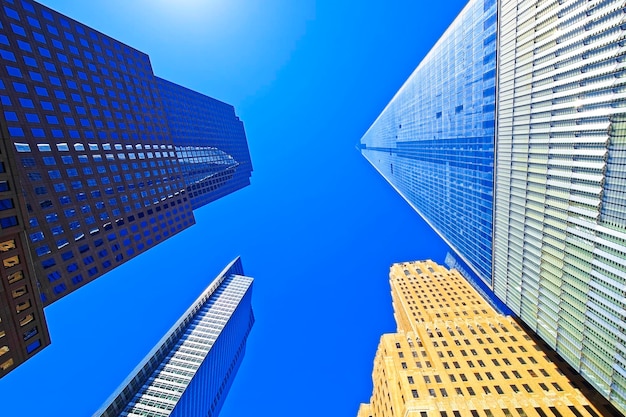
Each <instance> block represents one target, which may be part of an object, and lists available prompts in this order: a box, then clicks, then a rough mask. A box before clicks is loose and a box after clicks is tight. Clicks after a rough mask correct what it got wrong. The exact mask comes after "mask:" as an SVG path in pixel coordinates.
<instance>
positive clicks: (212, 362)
mask: <svg viewBox="0 0 626 417" xmlns="http://www.w3.org/2000/svg"><path fill="white" fill-rule="evenodd" d="M251 298H252V278H249V277H246V276H243V267H242V265H241V259H240V258H237V259H235V260H234V261H232V262H231V263H230V264H229V265H228V266H226V268H225V269H224V270H223V271H222V272H221V273H220V274H219V275H218V276H217V278H215V279H214V280H213V282H211V284H210V285H209V286H208V287H207V289H206V290H205V291H204V292H203V293H202V294H201V295H200V297H198V299H197V300H196V301H195V302H194V303H193V304H192V305H191V306H190V307H189V309H188V310H187V311H186V312H185V313H184V314H183V315H182V316H181V318H180V319H178V321H177V322H176V323H175V324H174V326H172V328H171V329H170V330H169V331H168V332H167V333H166V334H165V336H163V338H162V339H161V340H160V341H159V343H157V344H156V346H155V347H154V348H153V349H152V350H151V351H150V353H148V355H147V356H146V357H145V358H144V359H143V360H142V361H141V362H140V363H139V365H137V367H136V368H135V370H134V371H133V372H132V373H131V374H130V375H129V376H128V378H126V380H125V381H124V382H123V383H122V385H121V386H120V387H119V388H118V389H117V391H116V392H115V393H114V394H113V395H111V397H110V398H109V399H108V400H107V401H106V403H105V404H104V405H103V406H102V407H101V408H100V410H98V411H97V412H96V413H95V414H94V417H96V416H97V417H114V416H153V417H161V416H171V417H175V416H181V417H182V416H184V417H195V416H198V417H207V416H208V417H211V416H216V415H218V413H219V411H220V409H221V407H222V404H223V403H224V399H225V397H226V394H227V392H228V390H229V388H230V386H231V384H232V382H233V379H234V377H235V374H236V373H237V369H239V365H240V364H241V361H242V359H243V355H244V353H245V349H246V340H247V338H248V334H249V333H250V329H251V328H252V325H253V324H254V314H253V313H252V304H251Z"/></svg>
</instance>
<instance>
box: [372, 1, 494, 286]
mask: <svg viewBox="0 0 626 417" xmlns="http://www.w3.org/2000/svg"><path fill="white" fill-rule="evenodd" d="M496 11H497V7H496V1H495V0H472V1H470V3H469V4H468V5H467V6H466V7H465V9H464V10H463V11H462V12H461V14H460V15H459V16H458V17H457V19H456V20H455V21H454V23H452V25H451V26H450V27H449V28H448V30H447V31H446V33H445V34H444V35H443V36H442V37H441V39H440V40H439V41H438V42H437V44H436V45H435V46H434V47H433V49H432V50H431V51H430V52H429V53H428V55H427V56H426V57H425V58H424V60H423V61H422V62H421V63H420V64H419V66H418V67H417V69H416V70H415V71H414V72H413V74H412V75H411V76H410V77H409V79H408V80H407V81H406V82H405V84H404V85H403V86H402V88H401V89H400V90H399V91H398V93H397V94H396V95H395V96H394V98H393V99H392V100H391V102H390V103H389V104H388V105H387V107H385V109H384V110H383V112H382V113H381V114H380V116H379V117H378V118H377V119H376V121H375V122H374V123H373V124H372V126H371V127H370V128H369V129H368V131H367V132H366V133H365V135H364V136H363V137H362V139H361V145H360V148H361V152H362V154H363V156H365V158H367V160H368V161H369V162H370V163H371V164H372V165H373V166H374V167H375V168H376V169H377V170H378V171H379V172H380V173H381V174H382V175H383V176H384V177H385V179H386V180H387V181H389V183H390V184H391V185H392V186H393V187H394V188H395V189H396V190H397V191H398V192H399V193H400V194H401V195H402V196H403V197H404V198H405V199H406V200H407V201H408V202H409V204H411V206H412V207H413V208H414V209H415V210H416V211H417V212H418V213H419V214H420V215H421V216H422V217H423V218H424V219H425V220H426V221H427V222H428V223H429V224H430V225H431V226H432V227H433V228H434V229H435V230H436V231H437V233H439V235H441V236H442V237H443V238H444V239H445V240H446V242H447V243H448V244H449V245H450V246H451V247H452V248H453V249H454V251H455V252H456V253H457V254H458V255H459V256H460V257H462V258H463V259H464V260H465V261H466V262H467V263H468V264H469V265H470V266H471V267H472V269H474V271H475V272H476V273H477V274H478V275H479V276H480V278H481V279H482V280H483V281H485V282H486V283H488V284H491V251H492V239H491V235H492V217H493V211H492V207H493V163H494V119H495V72H496V32H497V24H496Z"/></svg>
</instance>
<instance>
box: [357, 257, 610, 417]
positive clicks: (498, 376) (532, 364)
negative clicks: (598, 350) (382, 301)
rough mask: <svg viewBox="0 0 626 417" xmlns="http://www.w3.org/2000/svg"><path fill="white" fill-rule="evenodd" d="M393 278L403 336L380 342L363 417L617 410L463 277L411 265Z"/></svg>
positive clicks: (396, 269)
mask: <svg viewBox="0 0 626 417" xmlns="http://www.w3.org/2000/svg"><path fill="white" fill-rule="evenodd" d="M389 277H390V285H391V295H392V299H393V308H394V316H395V319H396V323H397V326H398V331H397V333H391V334H385V335H383V336H382V337H381V340H380V344H379V345H378V350H377V352H376V358H375V359H374V370H373V373H372V379H373V382H374V389H373V391H372V397H371V400H370V403H368V404H361V407H360V408H359V412H358V417H383V416H384V417H393V416H407V415H410V416H420V417H427V416H431V417H434V416H437V417H448V416H449V417H453V416H454V417H456V416H520V417H524V416H531V415H533V416H534V415H540V416H547V415H555V416H559V415H563V416H571V415H575V416H597V415H613V413H614V412H615V410H614V409H613V407H611V406H610V405H609V404H608V402H607V400H606V399H604V398H603V397H602V396H600V395H599V394H598V393H597V392H594V391H592V390H588V389H585V388H584V387H583V385H582V384H581V381H582V379H581V378H580V376H576V375H575V374H572V373H571V372H570V371H568V370H566V369H565V366H563V365H564V363H563V362H561V366H559V365H558V364H557V363H556V362H553V361H552V359H554V358H555V357H556V355H554V354H553V352H552V353H550V352H547V351H545V350H544V349H543V348H542V347H541V346H540V345H538V344H537V343H536V341H535V340H533V339H532V338H531V337H530V336H529V335H528V334H527V333H526V332H524V331H523V330H522V329H521V327H519V325H518V324H517V323H516V322H515V320H514V319H512V318H511V317H510V316H508V317H507V316H503V315H501V314H499V313H497V312H496V311H495V310H494V309H493V308H492V307H490V306H489V304H488V303H487V302H486V301H485V300H484V299H483V298H482V297H481V296H480V295H479V294H478V293H477V292H476V291H475V290H474V289H473V288H472V287H471V286H470V285H469V284H468V283H467V282H466V280H465V279H464V278H463V276H461V274H459V273H458V272H457V271H456V270H452V271H448V270H447V269H445V268H444V267H441V266H439V265H437V264H435V263H434V262H432V261H424V262H406V263H399V264H394V265H392V267H391V271H390V274H389ZM551 358H552V359H551ZM586 396H587V397H588V398H590V399H593V400H595V401H598V403H597V404H593V403H591V402H590V400H589V399H588V398H587V397H586ZM595 401H594V402H595Z"/></svg>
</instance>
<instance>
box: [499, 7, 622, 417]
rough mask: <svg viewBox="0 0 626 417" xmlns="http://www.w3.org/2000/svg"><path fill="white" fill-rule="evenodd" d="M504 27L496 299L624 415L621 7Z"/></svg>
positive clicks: (505, 17)
mask: <svg viewBox="0 0 626 417" xmlns="http://www.w3.org/2000/svg"><path fill="white" fill-rule="evenodd" d="M500 20H501V23H500V25H501V32H502V37H501V40H500V62H501V64H500V67H499V72H498V74H499V86H500V87H499V89H498V93H499V100H498V107H499V113H498V136H497V138H498V147H497V153H496V188H495V229H494V231H495V234H494V243H495V248H494V271H495V272H494V281H493V283H494V292H495V294H496V295H497V296H498V297H500V299H502V301H504V302H505V303H506V304H507V305H509V307H510V308H511V309H512V310H513V311H514V312H515V314H517V315H519V317H520V318H521V319H522V320H524V321H525V322H526V323H528V325H529V326H530V327H531V328H532V329H533V330H534V331H535V332H537V333H538V334H539V335H540V336H541V337H542V338H543V339H544V340H546V341H547V342H548V343H549V344H550V346H552V347H553V348H555V349H556V350H557V352H559V354H560V355H561V356H563V357H564V358H566V359H567V360H568V362H569V363H570V364H571V365H572V366H573V367H574V368H575V369H576V370H577V371H579V372H580V373H581V374H582V375H584V376H585V377H586V378H587V379H588V380H589V382H591V384H592V385H594V386H595V387H596V388H597V389H598V390H600V391H601V392H603V393H604V394H605V395H606V396H607V397H608V398H610V399H611V400H612V401H613V402H614V403H615V404H617V405H619V407H620V409H621V410H622V412H625V413H626V333H625V329H626V323H625V321H624V320H625V316H626V314H625V312H626V297H625V290H626V64H625V59H626V55H625V53H626V49H625V48H624V44H625V42H626V14H625V13H624V2H623V1H591V2H584V3H583V2H573V3H563V4H559V2H558V1H545V2H541V3H539V4H537V5H534V4H531V3H530V2H519V1H502V5H501V19H500ZM513 62H515V63H516V64H515V65H512V63H513Z"/></svg>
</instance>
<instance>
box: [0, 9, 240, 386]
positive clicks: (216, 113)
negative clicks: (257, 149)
mask: <svg viewBox="0 0 626 417" xmlns="http://www.w3.org/2000/svg"><path fill="white" fill-rule="evenodd" d="M0 7H1V8H2V10H1V13H0V135H1V136H2V139H3V141H4V148H5V150H4V151H3V152H2V154H0V163H2V164H3V166H4V167H5V168H3V169H0V171H2V172H0V177H1V178H0V225H1V227H0V229H1V234H0V243H3V240H4V238H7V239H8V237H9V235H10V236H11V240H10V241H12V242H14V246H15V247H16V248H26V251H24V252H23V253H21V257H20V258H19V259H20V262H19V267H16V266H15V265H13V264H12V266H11V269H10V270H7V271H5V272H7V273H8V274H15V273H18V272H19V273H22V274H23V276H25V277H26V278H24V279H23V280H18V281H20V283H19V285H18V284H15V285H13V283H9V284H7V283H6V282H4V284H5V285H4V286H5V287H6V288H5V291H6V292H7V293H12V292H13V291H14V290H15V291H17V290H18V289H19V291H18V292H17V293H19V294H23V295H22V296H20V297H18V298H19V299H17V298H16V300H17V301H16V302H19V303H20V305H24V306H28V307H24V308H21V309H18V310H19V311H18V310H16V309H9V310H10V311H7V312H3V311H2V310H1V309H0V320H1V322H4V323H14V322H17V321H23V320H25V319H24V317H26V316H28V315H30V314H35V313H36V314H37V315H38V316H39V317H40V319H39V320H38V322H39V323H40V324H39V325H38V331H39V332H40V333H41V334H46V333H45V323H44V322H43V321H42V320H41V317H42V316H43V312H42V311H41V308H42V306H44V307H45V306H47V305H49V304H51V303H53V302H55V301H57V300H59V299H60V298H62V297H64V296H66V295H67V294H69V293H71V292H72V291H74V290H76V289H78V288H80V287H81V286H83V285H85V284H87V283H89V282H91V281H93V280H94V279H97V278H98V277H100V276H102V275H103V274H105V273H106V272H107V271H109V270H111V269H112V268H115V267H116V266H118V265H120V264H122V263H124V262H126V261H128V260H130V259H132V258H134V257H136V256H138V255H139V254H141V253H143V252H145V251H146V250H148V249H150V248H151V247H153V246H154V245H156V244H158V243H160V242H162V241H164V240H165V239H168V238H170V237H172V236H173V235H175V234H177V233H179V232H180V231H182V230H184V229H186V228H187V227H190V226H191V225H193V224H194V223H195V219H194V215H193V211H192V210H193V209H194V208H197V207H200V206H202V205H203V204H206V203H209V202H211V201H213V200H215V199H217V198H219V197H221V196H224V195H226V194H228V193H230V192H233V191H235V190H237V189H239V188H242V187H244V186H245V185H248V184H249V183H250V180H249V178H250V173H251V171H252V166H251V163H250V155H249V153H248V148H247V142H246V137H245V132H244V129H243V124H242V123H241V121H240V120H239V119H238V118H237V116H236V115H235V112H234V109H233V107H232V106H230V105H228V104H225V103H222V102H219V101H217V100H214V99H212V98H209V97H207V96H204V95H202V94H200V93H196V92H193V91H191V90H188V89H186V88H184V87H181V86H178V85H176V84H173V83H170V82H168V81H165V80H162V79H160V78H157V77H156V76H155V75H154V73H153V71H152V66H151V64H150V59H149V57H148V55H146V54H145V53H143V52H140V51H138V50H136V49H134V48H132V47H130V46H128V45H125V44H123V43H121V42H119V41H117V40H115V39H113V38H111V37H108V36H106V35H104V34H102V33H100V32H98V31H96V30H94V29H92V28H90V27H88V26H85V25H83V24H81V23H79V22H76V21H75V20H72V19H70V18H68V17H66V16H63V15H61V14H59V13H57V12H55V11H53V10H51V9H49V8H47V7H45V6H42V5H40V4H38V3H35V2H31V1H27V0H2V1H0ZM4 177H7V178H6V179H5V178H4ZM8 177H10V180H11V181H9V179H8ZM18 191H19V192H18ZM18 232H19V233H18ZM7 242H9V240H7ZM0 246H1V245H0ZM9 255H10V254H8V253H7V254H6V256H7V257H12V256H16V255H11V256H9ZM27 281H28V284H27V285H26V287H24V288H22V285H23V282H27ZM16 282H17V281H16ZM34 298H39V299H38V300H34ZM11 302H13V301H12V300H11ZM35 307H36V310H37V311H36V312H35V311H34V310H33V311H31V310H32V309H33V308H35ZM16 311H17V313H18V315H17V316H16V317H12V315H15V312H16ZM22 333H23V332H22V330H21V329H19V331H17V332H16V336H15V342H14V345H15V346H17V344H22V340H21V336H20V334H22ZM30 338H31V336H30V334H29V339H30ZM44 339H45V340H44ZM44 339H41V340H40V342H39V345H38V346H39V347H43V346H45V345H47V344H49V341H46V340H47V336H45V337H44ZM36 340H39V339H36ZM36 340H35V341H36ZM18 342H19V343H18ZM1 348H3V346H1V345H0V349H1ZM16 349H17V348H16ZM19 349H22V350H23V349H25V347H22V348H19ZM10 350H11V351H12V349H10ZM35 350H37V351H38V350H39V348H37V349H35ZM35 350H33V351H35ZM28 353H29V354H30V353H32V351H31V352H28ZM27 356H30V355H27ZM22 361H23V358H22V359H20V358H18V357H17V356H16V357H15V360H14V362H13V363H12V364H11V365H10V366H7V367H6V370H7V371H10V370H11V369H13V368H14V364H15V363H18V362H22ZM2 365H3V363H2V362H0V377H1V376H3V375H4V373H5V372H4V370H5V369H4V367H3V366H2Z"/></svg>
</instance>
